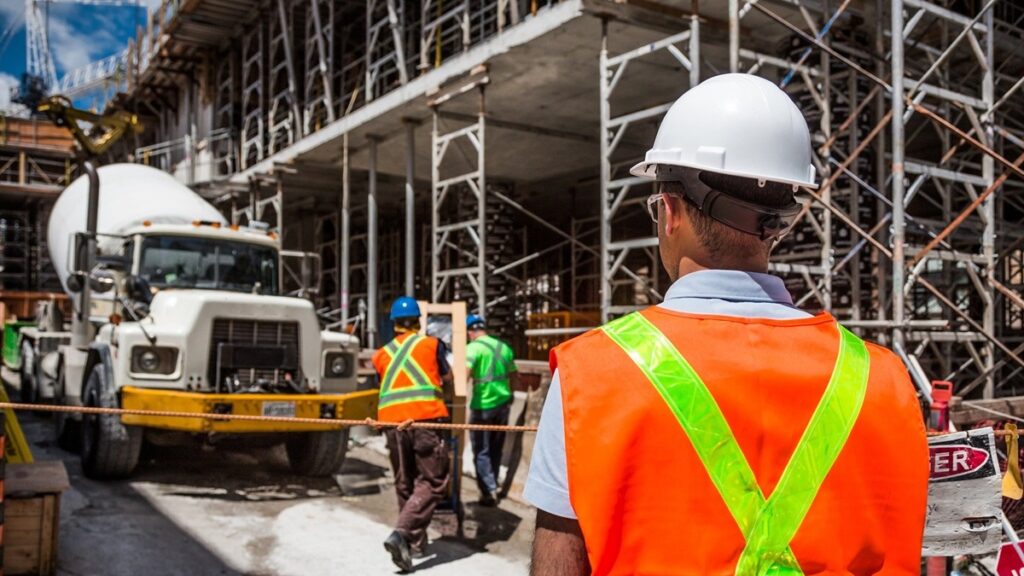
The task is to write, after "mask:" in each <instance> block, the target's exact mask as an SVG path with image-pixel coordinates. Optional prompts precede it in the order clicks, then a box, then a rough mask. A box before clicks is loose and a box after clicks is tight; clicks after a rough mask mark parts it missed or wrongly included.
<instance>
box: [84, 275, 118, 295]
mask: <svg viewBox="0 0 1024 576" xmlns="http://www.w3.org/2000/svg"><path fill="white" fill-rule="evenodd" d="M116 284H117V279H116V278H115V277H114V274H113V273H111V272H110V271H109V270H94V271H93V272H92V274H89V288H90V289H91V290H92V291H93V292H95V293H97V294H104V293H106V292H110V291H111V290H113V289H114V286H115V285H116Z"/></svg>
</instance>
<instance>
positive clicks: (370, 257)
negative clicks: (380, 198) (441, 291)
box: [366, 137, 379, 348]
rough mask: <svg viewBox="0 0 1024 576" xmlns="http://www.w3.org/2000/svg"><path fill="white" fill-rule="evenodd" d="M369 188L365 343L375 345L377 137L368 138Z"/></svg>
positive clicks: (377, 295)
mask: <svg viewBox="0 0 1024 576" xmlns="http://www.w3.org/2000/svg"><path fill="white" fill-rule="evenodd" d="M367 144H368V152H369V156H370V157H369V166H368V168H367V170H368V172H369V182H368V185H369V188H368V190H367V193H366V252H367V254H366V310H367V316H368V318H367V319H366V340H367V342H366V344H367V346H368V347H369V348H376V347H377V334H378V327H377V303H378V297H379V294H378V293H377V261H378V258H377V257H378V254H377V252H378V247H377V139H376V138H373V137H370V138H369V139H368V142H367Z"/></svg>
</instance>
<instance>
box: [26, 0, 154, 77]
mask: <svg viewBox="0 0 1024 576" xmlns="http://www.w3.org/2000/svg"><path fill="white" fill-rule="evenodd" d="M50 4H79V5H88V6H110V7H133V8H136V9H138V8H139V7H140V6H139V2H138V0H25V32H26V33H25V42H26V52H25V53H26V60H27V62H26V72H27V73H28V74H29V75H30V76H32V77H35V78H39V79H41V80H42V82H43V84H44V85H45V86H46V88H47V90H48V91H49V92H50V93H56V92H60V93H62V94H64V95H72V94H74V93H76V92H82V91H84V90H88V89H89V88H92V87H93V86H96V85H97V84H99V83H102V82H103V81H104V80H106V79H109V78H111V77H112V76H114V75H115V74H116V73H117V72H118V71H120V70H123V68H124V63H125V59H126V56H127V51H122V52H119V53H117V54H114V55H113V56H108V57H106V58H103V59H102V60H99V61H97V62H93V63H90V64H87V65H86V66H83V67H82V68H80V69H76V70H71V71H68V72H67V73H65V74H64V76H63V77H61V78H60V79H58V78H57V68H56V66H54V62H53V53H52V52H51V51H50V37H49V30H48V26H47V13H48V11H49V5H50Z"/></svg>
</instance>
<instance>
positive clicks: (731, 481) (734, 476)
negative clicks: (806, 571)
mask: <svg viewBox="0 0 1024 576" xmlns="http://www.w3.org/2000/svg"><path fill="white" fill-rule="evenodd" d="M838 328H839V334H840V346H839V355H838V358H837V359H836V367H835V369H834V370H833V372H832V377H831V378H830V380H829V383H828V386H827V387H826V389H825V393H824V394H823V396H822V398H821V400H820V402H819V404H818V407H817V408H816V409H815V411H814V415H813V416H811V420H810V422H809V423H808V425H807V428H806V429H805V430H804V433H803V435H802V437H801V438H800V442H799V444H798V445H797V447H796V449H795V450H794V452H793V455H792V456H791V457H790V461H789V463H788V464H787V465H786V469H785V471H784V472H783V474H782V477H781V479H780V480H779V483H778V485H777V486H776V488H775V490H774V491H773V492H772V494H771V496H770V497H769V498H768V499H767V500H765V498H764V495H763V494H762V492H761V489H760V487H759V486H758V484H757V479H756V478H755V477H754V473H753V471H752V470H751V468H750V465H749V464H748V463H747V460H746V457H744V455H743V451H742V450H741V449H740V447H739V444H738V443H737V442H736V437H735V436H734V435H733V433H732V429H731V428H730V427H729V424H728V422H726V420H725V416H724V415H723V414H722V411H721V409H720V408H719V407H718V403H717V402H715V399H714V397H713V396H712V395H711V392H710V391H709V390H708V388H707V386H706V385H705V384H704V382H703V381H702V380H701V379H700V377H699V376H698V375H697V373H696V372H695V371H694V370H693V368H692V367H691V366H690V364H689V363H688V362H687V361H686V359H685V358H683V356H682V354H680V353H679V351H678V350H677V349H676V348H675V346H673V345H672V343H671V342H670V341H669V340H668V338H667V337H665V335H664V334H662V332H661V331H660V330H658V328H657V327H655V326H654V325H653V324H651V323H650V321H648V320H647V319H646V318H644V317H643V316H642V315H640V314H630V315H628V316H625V317H623V318H620V319H618V320H616V321H614V322H612V323H610V324H608V325H606V326H605V327H604V328H602V330H603V331H604V332H605V334H607V335H608V336H609V337H610V338H611V339H612V341H614V342H615V343H616V344H617V345H618V346H619V347H620V348H622V350H623V351H624V352H625V353H626V354H627V355H628V356H629V357H630V359H631V360H632V361H633V362H634V363H635V364H636V365H637V367H639V368H640V370H641V371H642V372H643V373H644V375H645V376H647V379H648V380H649V381H650V382H651V384H652V385H653V386H654V388H655V389H656V390H657V391H658V393H659V395H660V396H661V397H662V399H663V400H664V401H665V403H666V404H667V405H668V407H669V409H671V410H672V413H673V415H675V417H676V420H677V421H678V422H679V424H680V425H681V426H682V427H683V430H684V431H685V432H686V435H687V437H688V438H689V439H690V442H691V444H692V445H693V447H694V450H695V451H696V452H697V455H698V457H699V458H700V460H701V463H702V464H703V465H704V468H705V469H706V470H707V472H708V475H709V476H710V477H711V481H712V483H713V484H714V485H715V488H716V489H717V490H718V493H719V495H721V497H722V500H723V501H724V502H725V504H726V506H727V507H728V509H729V512H730V514H731V515H732V517H733V519H734V520H735V521H736V524H737V525H738V526H739V528H740V531H741V532H742V534H743V536H744V538H745V539H746V546H745V547H744V550H743V553H742V554H741V555H740V559H739V561H738V562H737V565H736V574H737V575H741V576H747V575H762V574H769V573H770V574H773V575H775V574H802V573H803V572H802V570H801V569H800V565H799V563H798V562H797V560H796V558H795V557H794V556H793V552H792V550H790V548H789V543H790V541H791V540H792V539H793V536H794V535H795V534H796V532H797V530H798V529H799V527H800V525H801V524H802V523H803V520H804V517H805V516H806V515H807V511H808V510H809V509H810V507H811V504H812V503H813V502H814V499H815V497H816V496H817V494H818V490H819V489H820V488H821V485H822V483H823V482H824V480H825V476H827V474H828V472H829V470H831V468H832V465H833V464H834V463H835V460H836V458H837V457H838V456H839V453H840V452H841V451H842V448H843V446H844V445H845V443H846V439H847V438H848V437H849V434H850V431H851V430H852V428H853V425H854V423H855V422H856V420H857V415H858V414H859V413H860V408H861V405H862V404H863V401H864V395H865V393H866V391H867V378H868V373H869V370H870V366H869V357H868V352H867V348H866V347H865V345H864V342H863V341H861V340H860V339H859V338H857V336H855V335H854V334H853V333H851V332H849V331H848V330H846V329H845V328H843V327H842V326H839V327H838Z"/></svg>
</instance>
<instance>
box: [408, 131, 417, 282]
mask: <svg viewBox="0 0 1024 576" xmlns="http://www.w3.org/2000/svg"><path fill="white" fill-rule="evenodd" d="M415 185H416V123H415V122H413V121H411V120H408V119H407V120H405V294H406V295H407V296H414V295H415V292H416V250H415V249H416V191H415V189H414V186H415Z"/></svg>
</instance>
